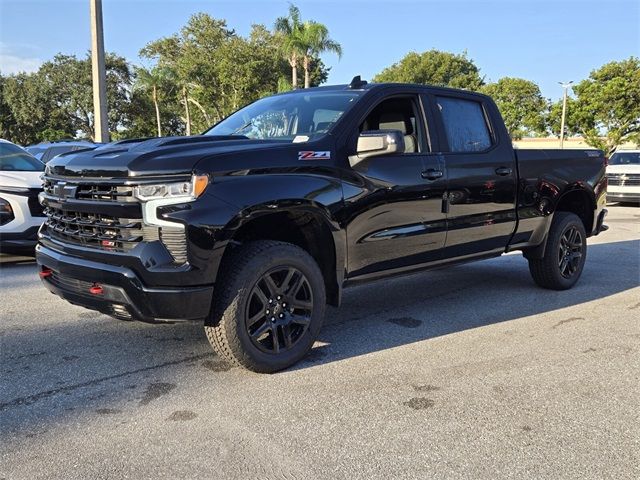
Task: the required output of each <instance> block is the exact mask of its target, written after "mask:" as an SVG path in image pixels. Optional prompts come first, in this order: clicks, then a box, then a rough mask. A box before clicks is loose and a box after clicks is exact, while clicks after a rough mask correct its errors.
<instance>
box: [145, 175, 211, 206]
mask: <svg viewBox="0 0 640 480" xmlns="http://www.w3.org/2000/svg"><path fill="white" fill-rule="evenodd" d="M208 184H209V177H208V176H207V175H194V176H193V177H191V180H190V181H188V182H175V183H162V184H158V185H139V186H137V187H135V189H134V195H135V197H136V198H137V199H138V200H141V201H143V202H148V201H150V200H163V199H167V200H168V199H175V200H177V201H179V200H183V201H185V202H190V201H193V200H195V199H196V198H198V197H199V196H200V195H202V194H203V193H204V191H205V190H206V188H207V185H208ZM176 203H178V202H176Z"/></svg>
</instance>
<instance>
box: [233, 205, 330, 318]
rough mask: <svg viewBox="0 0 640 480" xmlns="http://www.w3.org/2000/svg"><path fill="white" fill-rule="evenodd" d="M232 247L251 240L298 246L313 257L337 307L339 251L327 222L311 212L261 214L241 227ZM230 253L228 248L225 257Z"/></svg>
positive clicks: (328, 293)
mask: <svg viewBox="0 0 640 480" xmlns="http://www.w3.org/2000/svg"><path fill="white" fill-rule="evenodd" d="M231 240H232V242H231V245H230V248H233V245H234V244H236V245H237V244H242V243H245V242H249V241H252V240H278V241H281V242H288V243H292V244H294V245H297V246H299V247H300V248H302V249H303V250H305V251H306V252H307V253H309V255H311V256H312V257H313V258H314V260H315V261H316V263H317V264H318V266H319V267H320V270H321V271H322V276H323V277H324V283H325V288H326V292H327V302H328V303H329V304H331V305H336V306H337V305H338V303H339V297H340V291H339V286H338V283H337V278H336V251H335V245H334V242H333V235H332V234H331V231H330V230H329V227H328V226H327V225H326V223H325V222H324V221H323V220H321V219H320V218H318V216H317V215H315V214H313V213H310V212H278V213H270V214H266V215H261V216H259V217H257V218H255V219H253V220H250V221H249V222H247V223H245V224H244V225H242V226H241V227H240V228H239V229H238V230H237V231H236V232H235V233H234V235H233V237H232V239H231ZM228 254H229V249H227V252H225V255H224V256H223V258H222V261H223V262H224V260H225V257H226V256H227V255H228Z"/></svg>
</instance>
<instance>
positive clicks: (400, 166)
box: [344, 94, 446, 278]
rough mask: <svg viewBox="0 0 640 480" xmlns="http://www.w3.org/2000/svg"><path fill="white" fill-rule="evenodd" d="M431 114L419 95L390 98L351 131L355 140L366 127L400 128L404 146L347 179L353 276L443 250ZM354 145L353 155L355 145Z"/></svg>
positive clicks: (441, 182)
mask: <svg viewBox="0 0 640 480" xmlns="http://www.w3.org/2000/svg"><path fill="white" fill-rule="evenodd" d="M427 118H430V117H425V115H424V109H423V107H422V103H421V100H420V98H419V95H418V94H415V95H401V96H390V97H386V98H383V99H381V100H379V101H378V102H376V103H374V104H373V105H372V108H371V109H369V110H368V111H367V112H366V113H365V114H363V116H362V117H360V120H359V122H358V125H359V127H358V131H354V132H352V133H353V135H352V136H353V137H355V138H356V139H357V137H358V135H359V133H360V132H362V131H376V130H400V131H401V132H402V133H403V134H404V139H405V142H404V143H405V150H404V151H402V152H399V153H394V154H387V155H383V156H377V157H371V158H368V159H366V160H364V161H362V163H359V164H358V165H356V166H354V167H353V169H352V170H351V171H350V174H349V175H348V176H347V178H345V182H344V197H345V202H346V204H347V209H346V210H347V212H348V218H347V219H346V232H347V245H348V254H347V258H348V261H347V270H348V271H347V276H348V277H349V278H354V277H371V276H376V274H377V272H382V271H389V270H402V269H405V268H407V267H410V266H413V265H416V264H420V263H426V262H429V261H433V260H435V259H436V258H438V257H439V255H440V254H441V250H442V247H443V246H444V241H445V236H446V223H445V220H446V219H445V215H444V214H443V213H442V197H443V194H444V191H445V186H446V178H445V176H444V164H442V162H441V161H440V163H439V160H438V157H437V156H434V155H429V153H430V142H429V136H428V135H429V131H428V129H427V128H425V127H426V124H427V123H428V121H430V120H427ZM350 148H351V150H352V151H351V152H350V153H351V154H353V153H355V143H353V142H352V145H351V147H350ZM440 158H441V157H440ZM425 172H426V173H425ZM438 172H439V173H438ZM423 175H429V176H430V177H431V178H428V179H427V178H423Z"/></svg>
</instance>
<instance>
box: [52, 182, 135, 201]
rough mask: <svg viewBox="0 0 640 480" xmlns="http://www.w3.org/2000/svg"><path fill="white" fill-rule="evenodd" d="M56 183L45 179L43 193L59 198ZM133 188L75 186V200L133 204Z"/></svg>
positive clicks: (122, 186) (89, 184)
mask: <svg viewBox="0 0 640 480" xmlns="http://www.w3.org/2000/svg"><path fill="white" fill-rule="evenodd" d="M59 183H60V182H56V181H54V180H51V179H45V181H44V191H45V193H46V194H47V195H52V196H59V195H60V193H59V192H57V191H56V185H57V184H59ZM133 188H134V187H132V186H130V185H103V184H97V183H82V184H78V185H77V189H76V191H75V198H77V199H78V200H95V201H100V202H135V201H136V199H135V197H134V196H133Z"/></svg>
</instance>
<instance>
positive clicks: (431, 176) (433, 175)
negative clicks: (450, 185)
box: [420, 168, 443, 180]
mask: <svg viewBox="0 0 640 480" xmlns="http://www.w3.org/2000/svg"><path fill="white" fill-rule="evenodd" d="M442 175H443V173H442V170H436V169H435V168H429V169H427V170H425V171H423V172H422V173H421V174H420V176H421V177H422V178H424V179H425V180H437V179H438V178H441V177H442Z"/></svg>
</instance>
